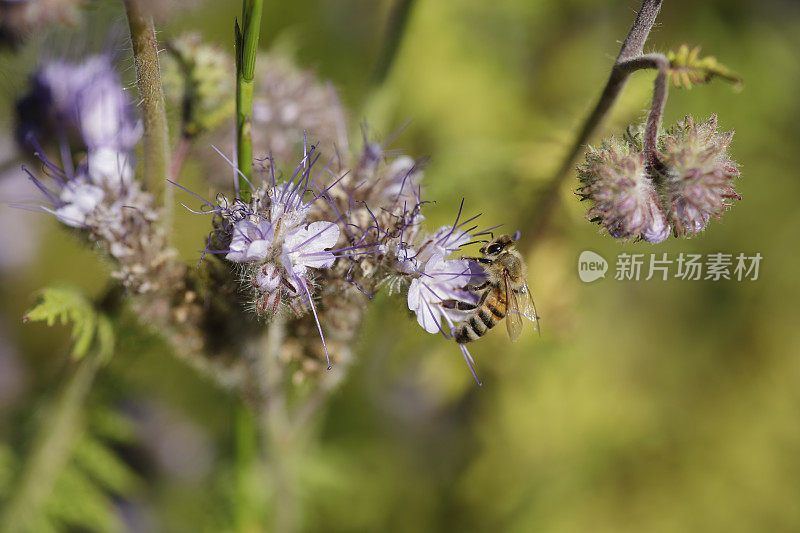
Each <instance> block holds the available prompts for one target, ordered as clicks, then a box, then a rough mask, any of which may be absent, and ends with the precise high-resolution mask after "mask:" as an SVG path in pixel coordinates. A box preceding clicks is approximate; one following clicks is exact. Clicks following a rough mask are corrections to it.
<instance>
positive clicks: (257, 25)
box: [235, 0, 264, 194]
mask: <svg viewBox="0 0 800 533" xmlns="http://www.w3.org/2000/svg"><path fill="white" fill-rule="evenodd" d="M263 7H264V4H263V1H262V0H244V1H243V2H242V26H241V27H240V26H239V22H238V21H237V22H236V23H235V38H236V157H237V164H238V165H237V166H238V169H239V172H241V175H240V176H238V177H237V180H238V183H239V191H240V193H241V192H244V193H245V194H249V193H250V184H249V183H248V181H249V180H250V179H251V178H252V176H253V137H252V132H251V128H252V125H251V121H252V111H253V88H254V85H255V83H254V78H255V69H256V54H257V52H258V37H259V34H260V33H261V13H262V12H263Z"/></svg>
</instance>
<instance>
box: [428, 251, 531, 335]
mask: <svg viewBox="0 0 800 533" xmlns="http://www.w3.org/2000/svg"><path fill="white" fill-rule="evenodd" d="M515 237H516V235H515ZM516 244H517V240H516V239H515V238H512V237H511V236H510V235H500V236H498V237H497V238H494V239H492V240H491V241H489V242H488V243H487V244H486V245H485V246H483V247H482V248H481V249H480V253H481V257H464V258H463V259H469V260H472V261H475V262H476V263H478V264H479V265H480V266H481V267H482V268H483V271H484V273H485V274H486V280H485V281H484V282H483V283H481V284H480V285H477V286H474V287H468V289H469V290H471V291H472V292H476V293H479V294H480V295H481V296H480V300H479V301H478V303H477V304H474V303H470V302H464V301H456V300H447V301H445V302H443V305H445V306H447V307H450V308H455V309H458V310H460V311H473V312H472V313H471V314H470V315H469V316H468V317H467V318H466V319H465V320H464V321H463V322H462V323H461V324H460V325H459V326H458V329H457V330H456V333H455V336H454V339H455V341H456V342H457V343H459V344H465V343H467V342H472V341H474V340H477V339H479V338H480V337H482V336H483V335H485V334H486V332H487V331H489V330H490V329H491V328H493V327H494V326H495V325H497V323H498V322H500V320H502V319H503V318H505V319H506V328H507V329H508V336H509V338H511V340H512V341H516V340H517V339H518V338H519V335H520V333H521V332H522V321H523V319H524V318H528V319H529V320H532V321H533V322H534V323H535V326H536V329H537V331H538V330H539V317H538V316H536V308H535V306H534V304H533V298H532V297H531V292H530V289H528V283H527V281H526V270H527V268H526V266H525V262H524V261H523V259H522V255H521V254H520V253H519V251H518V250H517V248H516Z"/></svg>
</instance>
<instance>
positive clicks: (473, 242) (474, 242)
mask: <svg viewBox="0 0 800 533" xmlns="http://www.w3.org/2000/svg"><path fill="white" fill-rule="evenodd" d="M479 242H489V241H487V240H485V239H484V240H480V241H469V242H465V243H464V244H462V245H461V246H469V245H470V244H478V243H479Z"/></svg>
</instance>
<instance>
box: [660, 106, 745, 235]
mask: <svg viewBox="0 0 800 533" xmlns="http://www.w3.org/2000/svg"><path fill="white" fill-rule="evenodd" d="M732 138H733V132H732V131H731V132H729V133H718V132H717V116H716V115H712V116H711V117H710V118H709V119H708V120H707V121H705V122H701V123H700V124H697V123H696V122H695V121H694V119H693V118H692V117H690V116H687V117H686V118H685V119H684V120H683V121H682V122H679V123H678V124H676V125H674V126H673V127H672V128H670V129H669V130H668V131H667V133H666V134H665V135H663V136H662V137H661V138H660V139H659V153H658V155H657V157H658V161H659V163H660V165H659V167H658V170H659V171H660V174H661V178H662V181H663V194H662V197H663V200H664V205H665V207H666V208H667V212H668V213H669V218H670V221H671V222H672V225H673V227H674V228H675V229H674V231H675V235H676V236H677V237H683V236H691V235H694V234H696V233H698V232H700V231H702V230H703V229H705V227H706V225H707V224H708V221H709V220H710V219H711V218H720V217H721V216H722V213H723V212H724V211H725V210H726V209H728V208H730V207H731V206H732V204H731V202H730V201H731V200H740V199H741V197H740V196H739V195H738V194H737V193H736V191H735V190H734V188H733V181H734V180H735V179H736V178H738V177H739V169H738V166H737V164H736V163H735V162H733V161H732V160H731V159H730V158H729V156H728V146H729V144H730V142H731V139H732Z"/></svg>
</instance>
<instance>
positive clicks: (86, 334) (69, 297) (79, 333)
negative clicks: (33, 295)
mask: <svg viewBox="0 0 800 533" xmlns="http://www.w3.org/2000/svg"><path fill="white" fill-rule="evenodd" d="M22 320H23V322H28V321H33V322H45V323H47V325H48V326H52V325H53V324H55V323H56V322H57V321H58V322H59V323H61V324H62V325H66V324H67V323H69V322H71V323H72V338H73V339H74V341H75V343H74V345H73V347H72V356H73V357H74V358H75V359H81V358H82V357H84V356H85V355H86V354H87V353H89V350H91V349H92V348H94V349H96V350H97V352H98V356H99V357H100V358H101V360H103V361H107V360H108V359H109V358H110V357H111V356H112V355H113V353H114V328H113V326H112V324H111V321H110V320H109V319H108V317H107V316H105V315H103V314H100V313H98V312H97V311H96V310H95V308H94V306H93V305H92V303H91V302H90V301H89V300H88V299H86V297H85V296H83V294H81V293H80V292H78V291H76V290H73V289H66V288H55V287H47V288H45V289H42V291H41V292H40V293H39V303H38V304H37V305H36V306H34V307H33V308H32V309H31V310H30V311H28V313H27V314H26V315H25V316H24V317H23V319H22Z"/></svg>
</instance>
